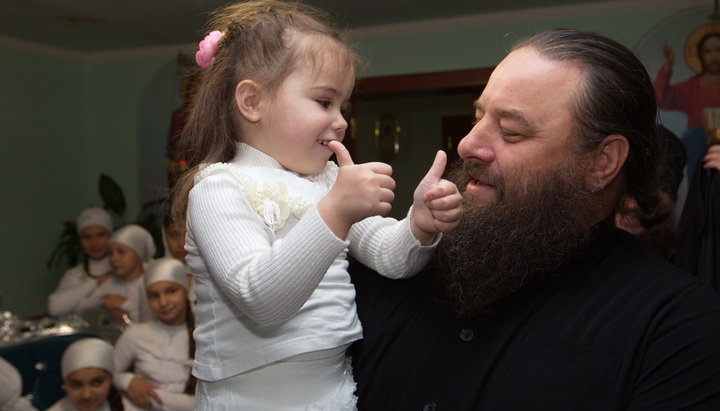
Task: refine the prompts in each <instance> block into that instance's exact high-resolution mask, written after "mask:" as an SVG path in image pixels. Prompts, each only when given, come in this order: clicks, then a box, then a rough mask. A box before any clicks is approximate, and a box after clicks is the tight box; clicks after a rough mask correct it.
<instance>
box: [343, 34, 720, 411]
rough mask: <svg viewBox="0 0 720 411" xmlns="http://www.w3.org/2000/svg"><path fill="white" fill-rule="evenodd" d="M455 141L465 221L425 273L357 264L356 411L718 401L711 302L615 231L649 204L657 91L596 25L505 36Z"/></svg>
mask: <svg viewBox="0 0 720 411" xmlns="http://www.w3.org/2000/svg"><path fill="white" fill-rule="evenodd" d="M475 117H476V123H475V125H474V126H473V128H472V130H471V131H470V133H469V134H468V135H467V136H466V137H465V138H464V139H463V140H462V141H461V142H460V145H459V146H458V154H459V155H460V157H461V158H462V160H463V164H462V166H461V168H459V169H458V170H456V171H455V172H454V173H453V174H454V175H453V179H454V180H455V182H456V183H457V186H458V187H459V188H461V189H464V193H463V194H464V196H465V203H464V210H465V215H464V216H463V221H462V223H461V224H460V227H459V228H458V230H456V231H455V232H453V233H450V234H448V235H446V236H445V237H444V238H443V239H442V240H441V242H440V244H439V246H438V252H437V257H436V259H435V261H434V262H433V264H431V266H429V267H428V269H426V270H425V271H424V272H423V273H421V274H419V275H418V276H417V277H415V278H413V279H410V280H402V281H393V280H386V279H382V278H381V277H380V276H377V275H372V273H368V272H367V271H369V270H368V269H367V268H365V267H363V266H360V265H357V264H353V266H352V269H351V272H352V275H353V282H354V283H355V286H356V290H357V297H356V301H357V304H358V314H359V316H360V320H361V322H362V323H363V332H364V339H363V340H362V341H360V342H358V343H356V344H355V346H354V347H353V349H352V351H351V353H352V357H353V366H354V374H355V379H356V381H357V384H358V390H357V393H358V397H359V402H358V407H359V409H361V410H363V409H367V410H423V409H425V410H434V409H438V410H452V411H457V410H514V411H515V410H530V409H532V410H588V409H602V410H626V409H638V410H677V409H708V410H710V409H712V410H718V409H720V295H718V294H717V293H715V292H714V291H713V290H711V289H710V288H708V287H706V286H704V285H703V284H701V283H700V282H699V281H698V280H697V279H696V278H694V277H693V276H691V275H689V274H687V273H685V272H683V271H681V270H679V269H678V268H676V267H674V266H672V265H670V264H669V263H667V262H666V261H664V260H663V259H662V258H660V257H658V256H657V255H655V254H654V253H653V252H652V251H650V250H649V249H647V248H645V247H644V246H643V245H642V243H641V242H640V241H638V240H637V239H636V238H634V237H632V235H630V234H629V233H627V232H624V231H621V230H619V229H617V228H615V226H614V224H613V222H614V212H615V210H616V208H617V207H618V206H620V204H621V203H622V199H623V198H628V197H630V198H634V199H635V201H636V202H637V204H638V205H639V207H640V208H641V209H642V212H643V214H644V215H646V216H652V215H653V213H655V212H656V207H657V206H658V204H660V202H659V200H658V195H659V189H658V188H659V187H660V181H659V177H658V176H659V175H660V167H661V166H662V162H663V159H662V157H663V150H662V148H661V147H662V143H661V138H660V136H659V135H658V133H657V130H656V103H655V99H654V94H653V89H652V83H651V81H650V79H649V78H648V75H647V73H646V71H645V69H644V67H643V66H642V64H641V63H640V62H639V61H638V59H637V58H636V57H635V56H634V55H633V54H632V52H631V51H629V50H628V49H627V48H625V47H624V46H622V45H620V44H619V43H617V42H615V41H613V40H610V39H608V38H605V37H602V36H600V35H597V34H594V33H588V32H583V31H578V30H570V29H558V30H551V31H547V32H543V33H539V34H537V35H535V36H532V37H530V38H528V39H525V40H523V41H521V42H520V43H518V44H517V45H516V46H515V47H514V48H513V50H512V51H511V52H510V54H509V55H508V56H507V57H506V58H505V59H504V60H503V61H502V62H501V63H500V64H499V65H498V66H497V67H496V69H495V70H494V72H493V73H492V75H491V77H490V79H489V81H488V84H487V86H486V87H485V90H484V91H483V93H482V95H481V96H480V98H479V99H478V100H477V101H476V102H475Z"/></svg>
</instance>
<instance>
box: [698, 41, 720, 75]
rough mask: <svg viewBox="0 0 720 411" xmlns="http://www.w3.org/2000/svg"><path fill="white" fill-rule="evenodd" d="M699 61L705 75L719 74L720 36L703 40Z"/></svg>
mask: <svg viewBox="0 0 720 411" xmlns="http://www.w3.org/2000/svg"><path fill="white" fill-rule="evenodd" d="M700 61H701V62H702V65H703V69H704V70H705V72H706V73H710V74H720V36H712V37H708V38H707V39H706V40H705V42H704V43H703V45H702V48H701V49H700Z"/></svg>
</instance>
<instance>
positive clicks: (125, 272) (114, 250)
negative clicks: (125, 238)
mask: <svg viewBox="0 0 720 411" xmlns="http://www.w3.org/2000/svg"><path fill="white" fill-rule="evenodd" d="M110 265H111V266H112V270H113V273H114V274H115V275H117V276H118V277H127V276H129V275H131V274H133V273H134V272H136V271H137V270H140V269H141V267H142V260H141V259H140V256H138V255H137V253H136V252H135V250H133V249H132V248H130V247H128V246H126V245H125V244H122V243H110Z"/></svg>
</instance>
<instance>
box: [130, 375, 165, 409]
mask: <svg viewBox="0 0 720 411" xmlns="http://www.w3.org/2000/svg"><path fill="white" fill-rule="evenodd" d="M156 388H157V387H156V386H155V384H153V383H151V382H150V381H147V380H144V379H142V378H140V377H134V378H133V379H132V381H130V385H128V389H127V391H126V392H125V393H126V394H127V397H128V399H130V401H132V403H133V404H135V405H137V406H138V407H140V408H151V407H153V406H154V405H153V403H152V401H151V399H154V400H155V402H156V403H157V404H162V403H163V402H162V399H161V398H160V396H159V395H158V394H157V393H156V392H155V389H156Z"/></svg>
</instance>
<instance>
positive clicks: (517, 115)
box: [497, 108, 537, 131]
mask: <svg viewBox="0 0 720 411" xmlns="http://www.w3.org/2000/svg"><path fill="white" fill-rule="evenodd" d="M497 114H498V116H499V117H500V118H508V119H511V120H514V121H517V122H518V123H520V124H521V125H522V126H523V127H525V128H527V129H528V130H530V131H532V130H536V129H537V128H536V127H535V124H534V123H533V122H532V121H530V120H528V118H527V117H526V116H525V115H523V113H521V112H519V111H517V110H512V109H502V108H501V109H498V110H497Z"/></svg>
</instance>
